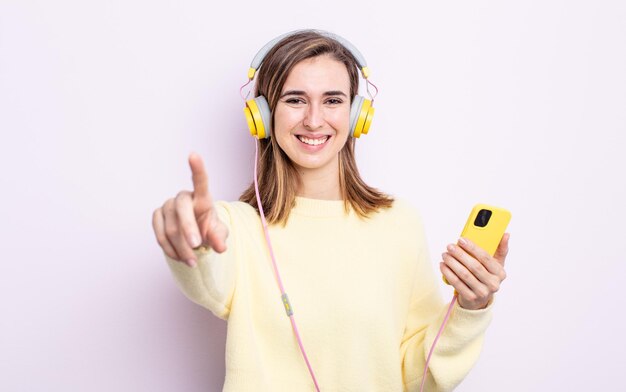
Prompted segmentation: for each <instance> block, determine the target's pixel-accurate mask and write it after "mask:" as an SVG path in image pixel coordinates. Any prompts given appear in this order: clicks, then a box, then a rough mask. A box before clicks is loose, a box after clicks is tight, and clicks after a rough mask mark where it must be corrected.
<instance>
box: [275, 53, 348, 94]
mask: <svg viewBox="0 0 626 392" xmlns="http://www.w3.org/2000/svg"><path fill="white" fill-rule="evenodd" d="M293 89H297V90H304V91H307V92H309V93H314V92H317V91H326V90H329V89H332V90H342V91H344V92H345V93H346V94H348V93H349V91H350V75H349V74H348V69H347V68H346V66H345V64H344V63H342V62H340V61H337V60H335V59H333V58H332V57H330V56H329V55H321V56H317V57H312V58H309V59H306V60H302V61H301V62H299V63H298V64H296V65H295V66H294V67H293V69H292V70H291V72H290V73H289V76H287V80H285V85H284V86H283V91H286V90H293Z"/></svg>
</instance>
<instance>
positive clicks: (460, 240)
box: [459, 237, 467, 245]
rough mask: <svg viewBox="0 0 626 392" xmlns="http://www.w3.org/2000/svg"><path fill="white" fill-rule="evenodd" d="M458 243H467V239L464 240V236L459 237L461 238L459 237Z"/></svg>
mask: <svg viewBox="0 0 626 392" xmlns="http://www.w3.org/2000/svg"><path fill="white" fill-rule="evenodd" d="M459 244H461V245H467V241H466V240H465V238H463V237H461V238H459Z"/></svg>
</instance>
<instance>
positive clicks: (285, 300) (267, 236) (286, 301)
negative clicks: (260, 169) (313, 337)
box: [254, 140, 320, 392]
mask: <svg viewBox="0 0 626 392" xmlns="http://www.w3.org/2000/svg"><path fill="white" fill-rule="evenodd" d="M254 145H255V153H254V190H255V191H256V202H257V204H258V205H259V212H260V213H261V221H262V222H263V231H264V232H265V240H266V241H267V247H268V248H269V250H270V256H271V257H272V264H273V265H274V273H275V275H276V280H277V281H278V287H279V288H280V294H281V299H282V301H283V305H284V306H285V310H286V311H287V316H288V317H289V320H290V321H291V327H292V328H293V332H294V333H295V335H296V339H297V340H298V345H299V346H300V351H301V352H302V356H303V357H304V361H305V362H306V366H307V367H308V368H309V373H310V374H311V377H312V378H313V383H314V384H315V389H316V390H317V392H320V387H319V385H317V379H316V378H315V374H314V373H313V368H312V367H311V364H310V363H309V358H308V357H307V355H306V351H305V350H304V345H303V344H302V339H300V334H299V333H298V327H297V325H296V320H295V318H294V317H293V309H292V307H291V304H290V303H289V297H287V293H285V288H284V287H283V282H282V280H281V279H280V273H279V272H278V266H277V265H276V259H275V258H274V250H273V249H272V243H271V242H270V233H269V231H268V230H267V221H266V220H265V213H264V212H263V206H262V205H261V196H260V195H259V183H258V180H257V161H258V160H259V141H258V140H257V141H256V143H254Z"/></svg>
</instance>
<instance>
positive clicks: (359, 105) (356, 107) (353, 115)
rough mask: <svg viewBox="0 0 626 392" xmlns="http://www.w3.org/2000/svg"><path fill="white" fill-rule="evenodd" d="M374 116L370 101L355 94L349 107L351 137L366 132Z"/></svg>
mask: <svg viewBox="0 0 626 392" xmlns="http://www.w3.org/2000/svg"><path fill="white" fill-rule="evenodd" d="M373 117H374V108H373V107H372V101H371V100H369V99H365V98H363V97H362V96H360V95H356V96H355V97H354V100H352V106H351V107H350V134H351V135H352V136H353V137H356V138H358V137H360V136H361V134H362V133H364V134H367V133H368V132H369V130H370V125H371V124H372V118H373Z"/></svg>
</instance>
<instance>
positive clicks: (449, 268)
mask: <svg viewBox="0 0 626 392" xmlns="http://www.w3.org/2000/svg"><path fill="white" fill-rule="evenodd" d="M509 237H510V235H509V234H508V233H505V234H504V236H503V237H502V240H501V241H500V244H499V245H498V249H497V250H496V252H495V254H494V255H493V256H491V255H490V254H489V253H487V252H486V251H485V250H483V249H481V248H480V247H478V246H477V245H476V244H474V243H473V242H472V241H470V240H468V239H464V238H461V239H459V241H458V242H457V243H456V244H450V245H448V248H447V251H446V252H444V253H443V254H442V259H443V262H441V263H440V264H439V267H440V269H441V273H442V274H443V276H444V277H445V278H446V280H447V281H448V282H449V283H450V284H451V285H452V286H453V287H454V289H455V290H456V292H457V294H458V301H459V305H460V306H461V307H462V308H465V309H470V310H476V309H484V308H486V307H487V306H488V305H489V304H490V303H491V300H492V299H493V295H494V294H495V293H496V292H497V291H498V290H499V289H500V284H501V283H502V281H503V280H504V279H505V278H506V272H505V270H504V261H505V259H506V255H507V253H508V251H509Z"/></svg>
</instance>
